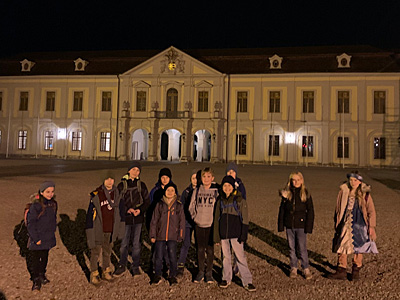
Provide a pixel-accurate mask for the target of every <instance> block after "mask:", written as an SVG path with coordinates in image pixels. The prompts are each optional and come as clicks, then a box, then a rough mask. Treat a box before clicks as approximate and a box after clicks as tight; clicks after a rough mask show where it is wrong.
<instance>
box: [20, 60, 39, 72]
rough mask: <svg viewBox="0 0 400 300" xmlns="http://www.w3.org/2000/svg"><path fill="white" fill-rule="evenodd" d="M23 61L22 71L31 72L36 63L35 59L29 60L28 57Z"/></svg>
mask: <svg viewBox="0 0 400 300" xmlns="http://www.w3.org/2000/svg"><path fill="white" fill-rule="evenodd" d="M20 63H21V71H22V72H30V71H31V69H32V68H33V66H34V65H35V63H34V62H33V61H30V60H27V59H26V58H25V59H24V60H23V61H20Z"/></svg>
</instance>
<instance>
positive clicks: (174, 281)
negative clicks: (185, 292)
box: [169, 277, 178, 286]
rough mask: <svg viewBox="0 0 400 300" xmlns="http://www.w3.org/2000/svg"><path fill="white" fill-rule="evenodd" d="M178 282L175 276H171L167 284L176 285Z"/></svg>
mask: <svg viewBox="0 0 400 300" xmlns="http://www.w3.org/2000/svg"><path fill="white" fill-rule="evenodd" d="M177 284H178V280H176V277H171V278H170V279H169V285H171V286H172V285H177Z"/></svg>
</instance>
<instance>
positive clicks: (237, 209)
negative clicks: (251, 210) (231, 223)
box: [220, 196, 243, 223]
mask: <svg viewBox="0 0 400 300" xmlns="http://www.w3.org/2000/svg"><path fill="white" fill-rule="evenodd" d="M237 198H238V196H234V197H233V203H232V204H227V205H225V204H224V201H222V200H221V205H220V207H221V214H220V216H221V215H222V211H223V210H224V208H228V207H233V208H234V209H235V211H236V213H237V214H238V216H239V218H240V222H241V223H243V217H242V213H241V212H240V210H239V207H238V205H237V201H236V200H237ZM220 218H221V217H220Z"/></svg>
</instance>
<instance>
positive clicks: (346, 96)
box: [337, 91, 350, 114]
mask: <svg viewBox="0 0 400 300" xmlns="http://www.w3.org/2000/svg"><path fill="white" fill-rule="evenodd" d="M349 107H350V93H349V92H348V91H339V92H338V109H337V110H338V113H345V114H348V113H349Z"/></svg>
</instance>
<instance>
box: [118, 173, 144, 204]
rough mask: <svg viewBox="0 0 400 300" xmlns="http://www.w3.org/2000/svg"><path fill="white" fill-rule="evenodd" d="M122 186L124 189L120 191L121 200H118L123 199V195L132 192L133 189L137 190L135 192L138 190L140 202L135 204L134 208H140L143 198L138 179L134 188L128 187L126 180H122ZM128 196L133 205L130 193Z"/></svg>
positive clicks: (140, 183)
mask: <svg viewBox="0 0 400 300" xmlns="http://www.w3.org/2000/svg"><path fill="white" fill-rule="evenodd" d="M122 184H123V185H124V187H123V189H122V191H121V196H120V197H121V198H120V199H122V198H123V197H125V194H126V193H127V192H128V191H129V192H131V191H132V190H134V189H135V188H137V190H138V192H139V197H140V201H139V204H137V205H136V208H137V207H139V206H141V205H142V204H143V196H142V182H141V181H140V179H138V180H137V181H136V187H128V182H127V180H122ZM130 196H131V202H132V203H133V201H132V193H130Z"/></svg>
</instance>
